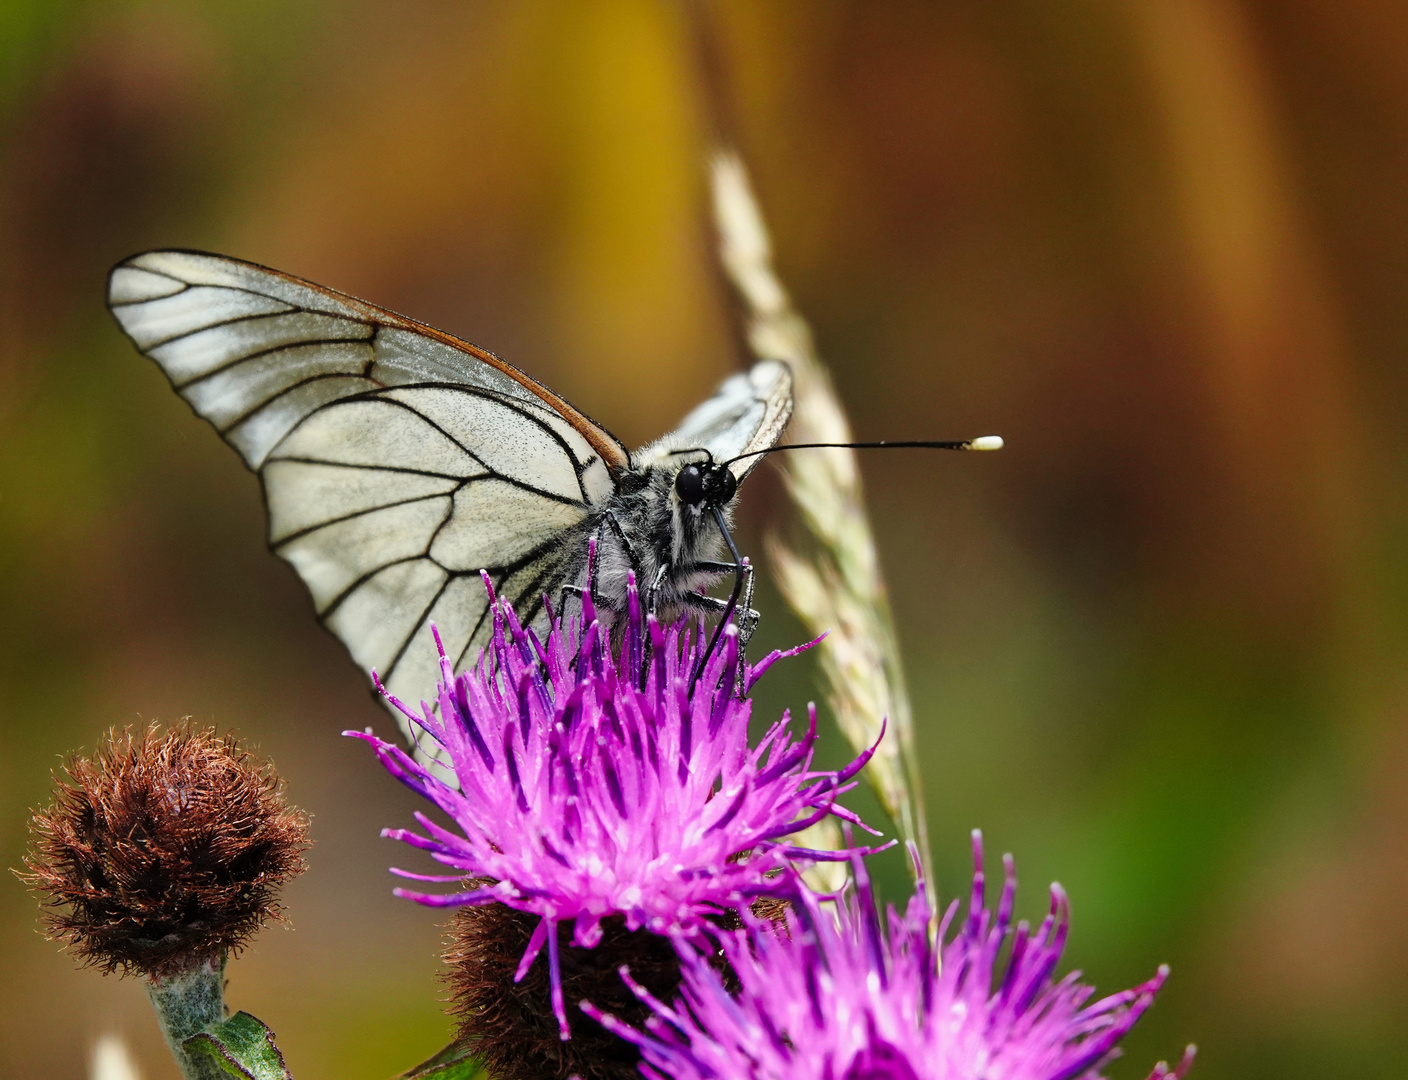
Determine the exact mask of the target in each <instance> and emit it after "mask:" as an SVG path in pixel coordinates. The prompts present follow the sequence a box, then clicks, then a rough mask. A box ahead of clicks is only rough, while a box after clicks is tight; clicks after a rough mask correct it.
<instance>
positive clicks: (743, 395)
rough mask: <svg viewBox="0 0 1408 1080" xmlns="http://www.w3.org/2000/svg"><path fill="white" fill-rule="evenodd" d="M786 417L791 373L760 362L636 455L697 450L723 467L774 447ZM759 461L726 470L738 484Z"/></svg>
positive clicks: (788, 415)
mask: <svg viewBox="0 0 1408 1080" xmlns="http://www.w3.org/2000/svg"><path fill="white" fill-rule="evenodd" d="M791 417H792V371H791V369H790V368H788V366H787V365H786V364H784V363H782V362H781V361H780V360H763V361H761V362H759V363H757V364H754V365H753V367H752V368H750V369H749V370H748V371H746V372H742V373H740V374H738V375H731V376H729V378H727V379H725V380H724V381H723V383H722V384H721V385H720V386H719V388H718V390H716V391H715V392H714V394H713V396H712V397H710V398H708V399H706V400H705V401H704V402H702V403H701V404H700V405H698V406H697V407H695V408H694V409H693V410H692V411H691V412H690V413H689V415H688V416H686V417H685V418H684V419H683V420H682V421H681V422H680V425H679V427H677V428H676V429H675V430H674V431H672V432H670V434H668V435H666V436H665V437H664V438H663V439H660V440H659V441H658V442H656V443H653V444H651V446H650V447H648V448H647V449H646V450H644V451H642V452H641V453H642V455H645V454H650V453H659V452H660V451H664V450H681V449H687V448H690V447H699V448H701V449H705V450H708V451H709V453H710V454H712V455H713V457H714V460H715V461H727V460H728V459H730V458H734V457H737V456H738V455H739V454H746V453H748V452H749V451H753V450H765V449H767V448H768V447H770V446H773V445H775V444H776V443H777V440H778V439H780V438H782V432H783V430H784V429H785V428H786V427H787V421H788V420H790V419H791ZM762 460H763V459H762V457H761V456H756V457H750V458H745V459H744V460H742V461H739V462H735V463H734V464H733V465H731V466H729V467H730V468H731V469H732V470H733V474H734V475H735V476H736V477H737V478H738V479H739V480H742V479H743V478H744V477H745V476H747V475H748V474H749V473H750V472H752V471H753V469H754V468H755V467H756V466H757V464H758V462H760V461H762Z"/></svg>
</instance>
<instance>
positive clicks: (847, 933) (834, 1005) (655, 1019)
mask: <svg viewBox="0 0 1408 1080" xmlns="http://www.w3.org/2000/svg"><path fill="white" fill-rule="evenodd" d="M973 850H974V858H975V861H976V864H977V869H976V872H975V874H974V877H973V892H972V898H971V899H970V901H969V904H968V916H967V918H966V919H964V921H963V923H962V925H961V926H960V927H959V929H958V932H957V934H956V935H955V936H954V938H953V939H952V940H951V941H949V942H948V943H947V944H946V945H942V946H941V947H940V949H939V952H940V954H941V956H940V955H935V949H934V947H933V946H932V945H931V944H930V938H929V926H930V919H931V916H932V914H933V910H932V908H931V907H930V906H929V902H928V899H927V898H926V895H925V891H924V884H923V882H922V881H921V882H920V884H919V888H918V890H917V892H916V893H915V895H914V897H913V898H912V899H911V900H910V902H909V906H908V910H907V911H906V912H905V914H904V915H903V917H901V916H899V915H898V914H897V913H896V912H895V910H894V909H893V908H891V909H889V934H888V939H887V937H886V935H885V934H884V933H882V929H881V922H880V916H879V912H878V911H877V909H876V904H875V898H874V895H873V894H872V892H871V889H870V884H869V881H868V879H867V877H866V874H865V868H864V865H863V864H862V862H861V860H860V859H859V858H855V859H854V861H853V865H854V868H855V878H856V886H857V888H856V891H855V893H854V894H852V895H851V896H850V897H849V898H846V899H844V900H840V901H838V902H837V903H836V905H835V908H836V911H835V914H834V916H833V914H832V913H831V912H830V911H828V910H826V909H823V908H822V906H821V904H820V902H819V899H818V897H817V896H816V895H815V894H813V893H811V892H809V891H807V890H806V889H805V888H802V887H800V885H798V886H797V887H795V889H794V891H793V893H792V895H791V900H792V906H791V909H790V910H789V912H788V914H787V921H786V925H785V930H780V928H779V927H776V926H773V925H771V924H767V923H764V922H763V921H761V920H758V919H755V918H751V917H749V916H748V915H747V914H746V913H745V914H744V919H745V921H746V924H747V925H746V928H745V929H744V930H739V931H736V932H732V933H720V934H718V935H717V937H718V940H719V943H720V944H721V945H722V950H723V958H724V960H725V961H726V963H727V965H728V968H729V969H730V970H731V972H732V973H733V976H734V977H735V978H736V980H737V981H736V987H737V989H736V992H733V993H731V992H730V991H729V989H728V988H727V987H726V986H725V982H724V977H723V976H722V975H721V974H720V971H719V964H718V960H717V959H716V957H714V956H711V955H710V952H709V950H708V949H707V948H699V947H696V946H694V945H691V944H688V943H684V942H681V943H679V944H678V946H677V947H678V949H679V953H680V957H681V961H682V964H683V973H684V979H683V983H682V987H681V997H680V1000H679V1001H678V1002H676V1003H675V1004H673V1005H667V1004H666V1003H664V1002H662V1001H660V1000H658V999H656V998H654V997H652V996H651V995H650V994H649V992H648V991H646V990H645V989H644V988H643V987H640V986H638V985H637V984H636V983H635V982H634V980H632V979H631V976H630V973H629V972H628V971H627V970H626V969H624V968H623V969H622V972H621V974H622V977H623V978H625V979H626V981H627V983H628V984H630V985H631V989H632V990H633V991H635V993H636V995H637V996H638V997H640V998H641V1000H643V1001H645V1003H646V1004H647V1005H649V1006H650V1008H651V1009H652V1010H653V1013H654V1015H653V1016H652V1017H651V1018H650V1020H649V1021H648V1023H647V1025H646V1030H645V1031H639V1030H636V1029H635V1028H632V1027H629V1026H627V1025H625V1024H622V1023H621V1022H619V1021H618V1020H616V1019H615V1018H614V1017H612V1016H609V1015H606V1014H603V1013H602V1012H601V1011H600V1010H598V1009H596V1008H594V1007H593V1006H591V1005H590V1004H589V1003H583V1005H582V1009H583V1011H585V1012H586V1013H587V1014H588V1015H589V1016H591V1017H592V1018H593V1019H595V1020H597V1021H598V1022H599V1023H601V1024H602V1025H603V1026H605V1027H606V1028H607V1029H608V1030H612V1031H615V1032H616V1034H618V1035H621V1036H623V1037H624V1038H626V1039H629V1040H630V1041H632V1042H634V1043H636V1045H637V1046H639V1047H640V1049H641V1051H642V1055H643V1057H644V1064H643V1065H642V1067H641V1071H642V1072H643V1073H644V1074H645V1075H646V1076H647V1077H650V1078H652V1080H664V1078H669V1080H705V1078H708V1080H717V1078H731V1077H739V1076H747V1077H752V1078H754V1080H973V1078H982V1080H1077V1078H1080V1080H1096V1078H1098V1076H1099V1071H1100V1068H1101V1066H1102V1064H1103V1063H1104V1062H1106V1061H1108V1060H1109V1059H1110V1058H1111V1057H1112V1056H1114V1054H1115V1052H1116V1051H1115V1046H1116V1044H1117V1043H1118V1042H1119V1040H1120V1039H1121V1038H1123V1037H1124V1035H1125V1034H1126V1033H1127V1032H1128V1031H1129V1029H1130V1028H1132V1027H1133V1026H1134V1024H1135V1022H1136V1021H1137V1020H1138V1019H1139V1017H1140V1016H1141V1015H1142V1014H1143V1013H1144V1011H1145V1010H1146V1009H1147V1008H1148V1007H1149V1005H1150V1004H1151V1003H1152V1001H1153V999H1154V995H1155V993H1156V992H1157V991H1158V989H1159V987H1160V986H1161V985H1162V984H1163V982H1164V979H1165V978H1166V977H1167V975H1168V969H1167V968H1166V967H1161V968H1160V969H1159V971H1158V974H1157V975H1155V976H1154V978H1152V979H1150V980H1149V981H1148V982H1145V983H1142V984H1141V985H1139V986H1136V987H1134V988H1133V989H1132V990H1125V991H1122V992H1120V993H1117V994H1112V995H1110V996H1109V997H1105V998H1101V999H1099V1000H1098V1001H1094V1002H1092V1001H1091V1000H1090V999H1091V997H1092V996H1093V995H1094V989H1093V988H1092V987H1090V986H1087V985H1085V984H1083V983H1081V982H1079V981H1078V978H1079V973H1078V972H1072V973H1071V974H1069V975H1066V976H1064V977H1063V978H1061V979H1059V980H1058V979H1055V978H1054V976H1053V972H1054V971H1055V968H1056V964H1057V962H1058V961H1059V959H1060V957H1061V950H1062V948H1063V947H1064V945H1065V942H1066V933H1067V928H1068V925H1069V905H1068V904H1067V901H1066V895H1065V893H1064V892H1063V891H1062V890H1061V888H1060V886H1057V885H1053V886H1052V887H1051V911H1050V914H1048V915H1047V916H1046V919H1045V920H1044V921H1043V922H1042V924H1041V926H1040V927H1039V928H1038V929H1037V931H1036V933H1034V934H1033V933H1032V932H1031V929H1030V927H1029V926H1028V925H1027V924H1026V923H1019V924H1018V925H1017V927H1016V929H1015V931H1014V930H1013V927H1012V902H1013V896H1014V893H1015V890H1016V884H1017V882H1016V877H1015V875H1014V873H1013V866H1012V859H1011V856H1008V857H1006V858H1005V859H1004V860H1003V863H1004V866H1005V867H1006V872H1007V873H1006V884H1005V885H1004V887H1003V890H1002V897H1001V899H1000V900H999V902H998V907H997V912H996V914H995V915H994V913H993V912H991V911H989V910H988V909H987V908H986V907H985V906H984V897H983V891H984V879H983V870H982V840H981V835H980V834H979V833H977V832H975V833H974V834H973ZM916 861H917V860H916ZM957 908H958V902H957V901H955V902H954V903H953V905H952V906H950V908H949V909H948V911H947V913H946V914H945V915H944V919H943V923H942V924H941V926H940V928H939V933H938V940H939V941H940V942H942V941H943V939H944V938H945V937H946V936H947V930H948V929H949V926H950V924H951V923H952V922H953V919H954V916H955V914H956V912H957ZM1008 938H1011V951H1010V953H1009V956H1008V959H1007V963H1006V965H1005V968H1003V967H1002V966H1001V965H999V963H998V954H999V952H1000V951H1001V949H1002V948H1003V945H1004V943H1005V942H1006V941H1007V939H1008ZM1192 1057H1193V1048H1192V1047H1191V1046H1190V1047H1189V1048H1188V1051H1187V1053H1186V1054H1185V1056H1184V1058H1183V1061H1182V1063H1181V1064H1180V1065H1179V1066H1178V1067H1177V1068H1176V1069H1174V1070H1172V1071H1170V1070H1169V1068H1168V1067H1167V1065H1165V1064H1160V1065H1158V1066H1157V1067H1156V1068H1155V1069H1154V1071H1153V1073H1152V1074H1151V1075H1150V1080H1178V1078H1181V1077H1182V1076H1183V1075H1184V1073H1185V1072H1186V1071H1187V1069H1188V1067H1189V1065H1191V1063H1192Z"/></svg>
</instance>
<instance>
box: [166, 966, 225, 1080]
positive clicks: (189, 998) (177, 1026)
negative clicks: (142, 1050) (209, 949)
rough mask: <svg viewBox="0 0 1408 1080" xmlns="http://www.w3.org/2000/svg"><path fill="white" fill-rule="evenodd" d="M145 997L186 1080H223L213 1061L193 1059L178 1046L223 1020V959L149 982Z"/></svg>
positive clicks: (199, 1058) (200, 1058)
mask: <svg viewBox="0 0 1408 1080" xmlns="http://www.w3.org/2000/svg"><path fill="white" fill-rule="evenodd" d="M147 997H149V998H151V1002H152V1008H154V1009H156V1016H157V1020H159V1021H160V1023H161V1033H162V1034H163V1035H165V1036H166V1045H167V1046H169V1047H170V1048H171V1055H172V1056H173V1057H174V1058H175V1059H176V1064H178V1065H179V1066H181V1072H182V1074H183V1075H184V1076H185V1077H186V1080H222V1077H223V1074H222V1073H221V1071H220V1067H219V1066H218V1065H216V1064H215V1062H214V1060H213V1059H211V1058H208V1057H204V1056H201V1057H192V1056H191V1055H190V1054H188V1053H187V1052H186V1050H185V1048H184V1047H183V1046H182V1045H181V1044H182V1043H184V1042H185V1041H186V1040H187V1039H189V1038H190V1037H191V1036H192V1035H196V1034H199V1033H200V1032H202V1031H204V1030H205V1029H206V1028H208V1027H210V1026H211V1025H212V1024H218V1023H220V1021H222V1020H224V1019H225V958H224V957H223V956H221V957H219V958H218V959H217V958H214V957H212V958H210V959H207V960H202V961H200V962H199V963H197V964H196V966H195V967H192V968H189V969H187V970H186V971H183V972H181V973H180V974H179V975H172V976H169V977H160V978H156V979H150V980H148V981H147Z"/></svg>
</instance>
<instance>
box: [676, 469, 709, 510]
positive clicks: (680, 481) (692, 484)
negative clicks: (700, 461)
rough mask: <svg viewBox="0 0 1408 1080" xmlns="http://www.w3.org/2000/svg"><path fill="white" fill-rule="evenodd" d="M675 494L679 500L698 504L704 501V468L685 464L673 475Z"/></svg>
mask: <svg viewBox="0 0 1408 1080" xmlns="http://www.w3.org/2000/svg"><path fill="white" fill-rule="evenodd" d="M675 494H676V495H678V496H679V497H680V501H681V502H683V503H688V504H689V505H690V506H698V505H699V504H700V503H702V502H703V501H704V470H703V469H701V468H700V467H699V466H698V465H686V466H685V467H684V468H683V469H681V470H680V471H679V473H678V474H677V475H676V476H675Z"/></svg>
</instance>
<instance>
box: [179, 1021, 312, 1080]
mask: <svg viewBox="0 0 1408 1080" xmlns="http://www.w3.org/2000/svg"><path fill="white" fill-rule="evenodd" d="M181 1045H182V1047H183V1048H184V1049H185V1051H186V1053H188V1054H190V1055H191V1057H193V1058H198V1057H201V1056H202V1055H203V1056H205V1057H208V1058H211V1059H213V1060H214V1062H215V1064H216V1065H218V1066H220V1068H222V1069H224V1070H225V1071H226V1072H227V1073H229V1074H230V1075H231V1076H236V1077H240V1078H241V1080H293V1078H292V1077H291V1076H289V1072H288V1066H287V1065H285V1064H284V1056H283V1054H281V1053H279V1048H278V1047H277V1046H275V1045H274V1033H273V1032H272V1031H270V1030H269V1029H268V1028H267V1027H265V1025H264V1023H263V1022H262V1021H260V1020H256V1019H255V1018H254V1017H252V1016H250V1015H249V1013H247V1012H237V1013H235V1015H234V1016H232V1017H230V1018H229V1019H228V1020H224V1021H222V1022H221V1023H218V1024H212V1025H211V1026H210V1027H208V1028H206V1029H205V1030H204V1031H202V1032H201V1033H200V1034H198V1035H192V1036H191V1037H190V1038H189V1039H187V1040H186V1041H185V1042H183V1043H182V1044H181Z"/></svg>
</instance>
